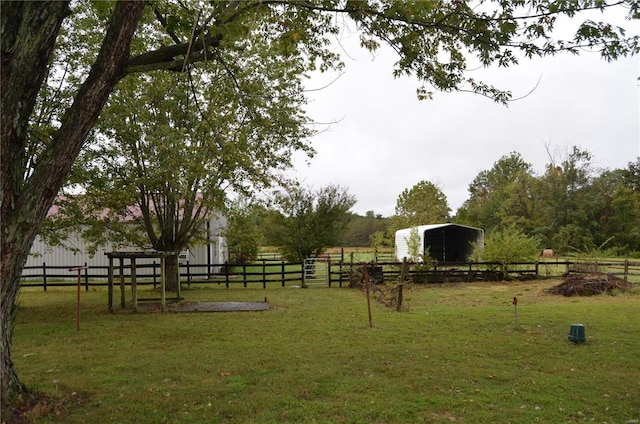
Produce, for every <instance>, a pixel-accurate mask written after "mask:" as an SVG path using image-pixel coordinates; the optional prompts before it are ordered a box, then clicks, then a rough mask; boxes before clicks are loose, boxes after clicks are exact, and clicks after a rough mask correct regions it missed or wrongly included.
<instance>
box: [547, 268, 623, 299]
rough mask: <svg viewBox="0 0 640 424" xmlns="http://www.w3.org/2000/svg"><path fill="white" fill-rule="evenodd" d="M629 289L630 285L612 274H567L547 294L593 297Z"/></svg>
mask: <svg viewBox="0 0 640 424" xmlns="http://www.w3.org/2000/svg"><path fill="white" fill-rule="evenodd" d="M630 288H631V284H629V283H625V282H624V280H622V279H620V278H618V277H616V276H615V275H613V274H602V273H595V274H569V275H567V276H565V277H564V281H563V282H562V283H561V284H558V285H557V286H555V287H552V288H550V289H549V292H550V293H554V294H561V295H563V296H593V295H596V294H602V293H610V292H611V291H612V290H621V291H625V290H628V289H630Z"/></svg>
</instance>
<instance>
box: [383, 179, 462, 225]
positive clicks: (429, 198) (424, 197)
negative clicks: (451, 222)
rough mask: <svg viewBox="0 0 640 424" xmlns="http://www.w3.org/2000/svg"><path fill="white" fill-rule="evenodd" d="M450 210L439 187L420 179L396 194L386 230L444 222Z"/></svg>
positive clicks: (445, 197)
mask: <svg viewBox="0 0 640 424" xmlns="http://www.w3.org/2000/svg"><path fill="white" fill-rule="evenodd" d="M450 210H451V209H450V208H449V204H448V202H447V196H445V194H444V193H443V192H442V190H441V189H440V187H438V186H437V185H435V184H434V183H432V182H431V181H424V180H423V181H420V182H418V183H417V184H416V185H414V186H413V187H411V188H410V189H406V188H405V189H404V190H403V191H402V193H400V195H399V196H398V200H397V201H396V210H395V214H394V215H393V216H392V217H391V224H390V225H389V230H388V231H389V232H390V234H393V233H395V232H396V231H397V230H399V229H401V228H408V227H413V226H417V225H424V224H438V223H442V222H446V220H447V219H448V218H449V211H450Z"/></svg>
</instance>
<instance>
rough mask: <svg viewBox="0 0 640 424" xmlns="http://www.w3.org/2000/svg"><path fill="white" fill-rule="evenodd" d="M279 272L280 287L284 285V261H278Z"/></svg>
mask: <svg viewBox="0 0 640 424" xmlns="http://www.w3.org/2000/svg"><path fill="white" fill-rule="evenodd" d="M280 266H281V273H282V287H284V261H281V262H280Z"/></svg>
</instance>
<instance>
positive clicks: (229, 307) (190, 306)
mask: <svg viewBox="0 0 640 424" xmlns="http://www.w3.org/2000/svg"><path fill="white" fill-rule="evenodd" d="M267 309H269V304H268V303H267V302H179V303H167V304H166V311H167V312H234V311H265V310H267ZM161 310H162V305H161V304H160V302H145V303H138V311H143V312H159V311H161Z"/></svg>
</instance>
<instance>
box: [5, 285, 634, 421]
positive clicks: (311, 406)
mask: <svg viewBox="0 0 640 424" xmlns="http://www.w3.org/2000/svg"><path fill="white" fill-rule="evenodd" d="M554 283H557V281H555V282H554V281H545V282H533V283H508V284H507V283H505V284H486V283H485V284H460V285H432V286H414V287H413V288H412V290H410V291H408V292H407V293H406V294H405V298H406V302H407V303H406V305H407V307H406V310H404V311H403V312H400V313H398V312H395V311H394V310H390V309H386V308H384V307H383V306H381V305H379V304H376V303H375V302H374V303H372V315H373V328H369V326H368V318H367V306H366V299H365V296H364V294H363V293H362V292H359V291H356V290H351V289H338V288H332V289H328V288H314V289H307V290H305V289H295V288H268V289H266V290H264V289H261V288H248V289H245V288H241V287H238V288H231V289H224V288H218V287H217V286H216V287H198V288H195V289H191V290H185V291H183V294H184V295H185V296H186V300H188V301H197V300H200V301H260V300H264V298H265V296H266V297H267V299H268V301H269V303H270V305H271V309H270V310H268V311H263V312H225V313H183V314H171V313H168V314H160V313H147V314H143V313H140V314H131V313H115V314H109V313H108V311H107V299H106V297H107V296H106V291H103V290H97V291H90V292H88V293H85V292H83V293H82V302H81V303H82V314H81V330H80V331H79V332H78V331H76V327H75V292H74V291H73V290H70V289H65V290H63V289H59V290H50V291H49V292H47V293H43V292H41V291H38V290H35V289H26V290H23V292H22V293H21V296H20V308H19V312H18V316H17V324H16V327H15V335H14V346H13V357H14V361H15V364H16V367H17V369H18V373H19V375H20V376H21V378H22V380H23V381H24V382H25V383H27V384H28V385H29V386H30V387H32V388H35V389H37V390H40V391H42V392H45V393H47V394H49V395H53V396H55V397H57V398H58V399H60V402H64V403H63V404H62V405H63V406H62V407H61V408H59V409H60V410H61V411H62V412H64V413H63V415H61V417H59V418H56V416H55V414H54V415H49V416H48V417H42V416H37V415H38V414H37V413H36V412H34V414H33V415H34V416H36V418H37V422H49V421H51V422H56V420H58V421H61V422H69V423H85V422H86V423H93V422H105V423H118V422H121V423H130V422H149V423H159V422H168V423H279V422H304V423H307V422H318V423H327V422H334V423H361V422H375V423H408V422H453V421H454V420H455V421H456V422H467V423H479V422H497V423H498V422H499V423H506V422H515V423H528V422H548V423H549V422H553V423H555V422H570V421H574V420H578V421H594V422H599V423H602V422H608V423H630V422H637V420H638V419H640V338H639V337H638V335H639V334H640V289H639V288H635V289H634V290H632V291H631V292H626V293H618V294H616V295H615V296H601V297H591V298H564V297H558V296H553V295H548V294H546V293H545V292H544V289H545V288H546V287H549V286H551V285H553V284H554ZM514 296H517V297H518V300H519V303H518V314H519V324H520V325H519V327H518V328H515V322H514V307H513V305H512V299H513V297H514ZM572 323H582V324H584V325H585V330H586V336H587V343H585V344H578V345H575V344H572V343H570V342H568V340H567V335H568V332H569V328H570V325H571V324H572Z"/></svg>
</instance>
